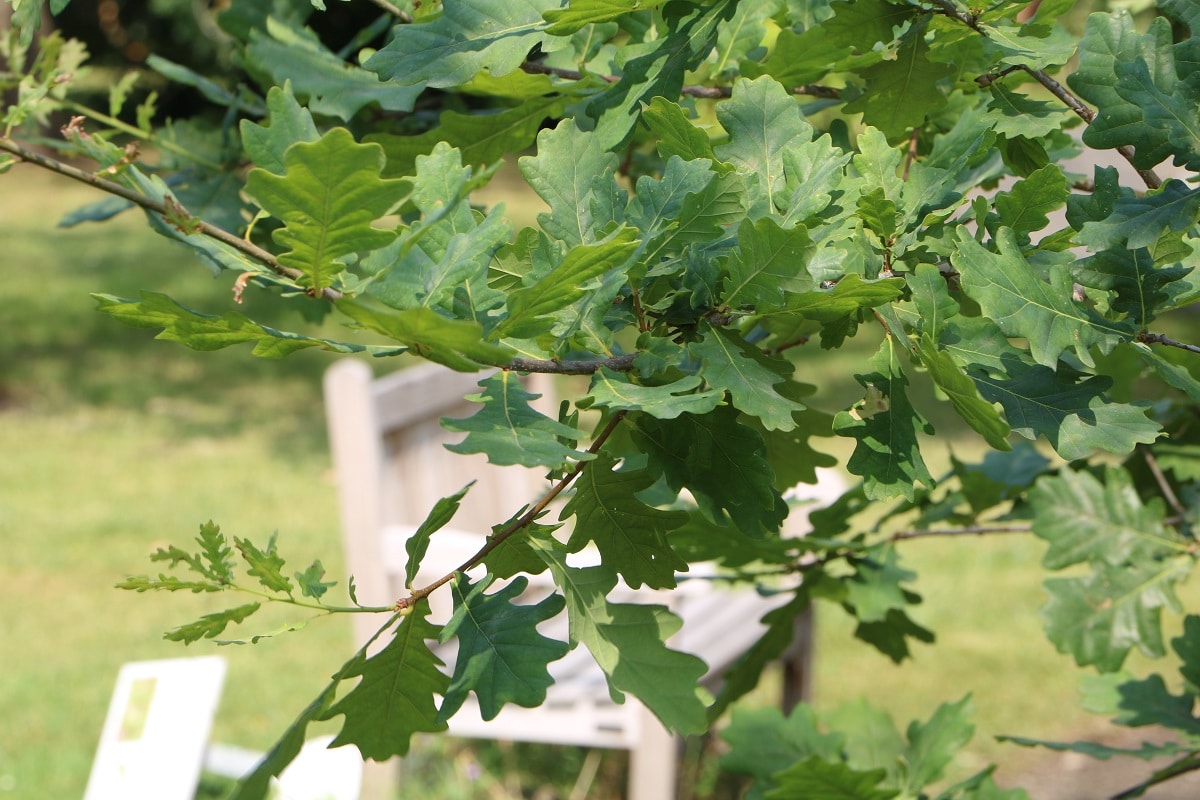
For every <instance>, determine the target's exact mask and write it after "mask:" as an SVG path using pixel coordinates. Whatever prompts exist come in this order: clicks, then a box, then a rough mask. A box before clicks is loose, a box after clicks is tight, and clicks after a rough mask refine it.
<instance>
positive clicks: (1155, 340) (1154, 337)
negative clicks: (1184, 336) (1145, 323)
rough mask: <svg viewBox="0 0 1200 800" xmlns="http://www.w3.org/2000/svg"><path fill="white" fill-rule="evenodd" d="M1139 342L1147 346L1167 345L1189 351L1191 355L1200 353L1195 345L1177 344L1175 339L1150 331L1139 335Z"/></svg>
mask: <svg viewBox="0 0 1200 800" xmlns="http://www.w3.org/2000/svg"><path fill="white" fill-rule="evenodd" d="M1137 341H1139V342H1143V343H1145V344H1165V345H1166V346H1167V347H1178V348H1179V349H1180V350H1187V351H1188V352H1189V353H1200V347H1197V346H1196V345H1194V344H1185V343H1184V342H1177V341H1175V340H1174V339H1172V338H1171V337H1169V336H1165V335H1164V334H1161V333H1150V332H1149V331H1142V332H1141V333H1139V334H1138V335H1137Z"/></svg>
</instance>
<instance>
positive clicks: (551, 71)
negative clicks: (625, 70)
mask: <svg viewBox="0 0 1200 800" xmlns="http://www.w3.org/2000/svg"><path fill="white" fill-rule="evenodd" d="M521 69H522V70H524V71H525V72H528V73H529V74H530V75H553V76H554V77H556V78H564V79H566V80H571V81H578V80H582V79H583V77H584V75H585V73H583V72H580V71H578V70H574V69H563V68H561V67H551V66H547V65H546V64H542V63H540V62H537V61H526V62H525V63H524V64H522V65H521ZM588 74H593V73H588ZM595 77H597V78H599V79H600V80H602V81H604V82H606V83H616V82H617V81H619V80H621V78H620V77H619V76H617V75H599V74H595ZM791 92H792V94H800V95H809V96H812V97H825V98H829V99H834V100H836V99H837V98H839V97H841V90H839V89H836V88H834V87H832V86H821V85H819V84H812V83H810V84H805V85H804V86H795V87H793V88H792V89H791ZM679 93H680V94H682V95H685V96H687V97H701V98H707V99H712V100H720V99H724V98H728V97H732V96H733V89H731V88H730V87H728V86H684V87H683V88H682V89H680V90H679Z"/></svg>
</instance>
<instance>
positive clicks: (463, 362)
mask: <svg viewBox="0 0 1200 800" xmlns="http://www.w3.org/2000/svg"><path fill="white" fill-rule="evenodd" d="M337 308H338V310H339V311H342V312H343V313H345V315H346V316H348V317H350V318H351V319H352V320H354V321H355V322H357V323H358V324H359V325H362V326H363V327H364V328H369V329H370V330H373V331H376V332H378V333H382V334H383V335H384V336H387V337H389V338H390V339H393V340H395V341H397V342H400V343H401V344H403V345H405V347H404V348H392V349H391V353H390V354H392V355H394V354H396V353H397V352H400V353H402V352H404V350H405V349H408V350H411V351H412V352H413V353H414V354H415V355H419V356H421V357H422V358H425V359H428V360H430V361H434V362H436V363H438V364H443V365H445V366H447V367H449V368H450V369H453V370H457V371H459V372H477V371H478V370H479V368H480V366H481V365H491V366H503V365H505V364H508V363H509V362H510V361H512V358H513V352H512V351H511V350H509V349H508V348H507V347H504V346H502V345H498V344H493V343H491V342H488V341H485V340H484V336H483V328H482V327H481V326H480V325H479V323H478V322H473V321H467V320H461V319H447V318H446V317H444V316H442V315H441V314H439V313H438V312H436V311H434V310H433V309H431V308H410V309H405V310H403V311H398V310H396V309H393V308H389V307H387V306H385V305H382V304H381V303H379V302H378V301H372V300H369V299H367V298H365V297H360V298H357V299H354V300H351V299H349V298H346V297H343V298H342V299H341V300H338V301H337ZM381 349H382V348H381Z"/></svg>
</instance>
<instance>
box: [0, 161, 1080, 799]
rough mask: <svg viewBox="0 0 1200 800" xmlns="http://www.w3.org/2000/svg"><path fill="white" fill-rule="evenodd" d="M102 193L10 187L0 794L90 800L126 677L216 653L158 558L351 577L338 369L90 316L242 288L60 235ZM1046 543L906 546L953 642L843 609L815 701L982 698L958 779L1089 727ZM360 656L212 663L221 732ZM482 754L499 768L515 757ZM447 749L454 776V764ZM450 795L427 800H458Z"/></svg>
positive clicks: (275, 729)
mask: <svg viewBox="0 0 1200 800" xmlns="http://www.w3.org/2000/svg"><path fill="white" fill-rule="evenodd" d="M94 199H97V198H96V196H95V195H93V194H90V193H89V192H88V191H87V190H84V189H79V188H76V187H74V186H71V185H67V184H65V183H63V182H61V181H57V180H53V179H50V178H48V177H46V176H43V175H40V174H33V173H31V172H30V171H28V170H25V169H23V168H21V167H18V168H16V169H14V170H13V172H12V173H10V174H8V175H5V176H4V177H3V178H2V179H0V214H3V219H4V221H5V222H4V228H5V250H4V254H3V257H4V261H5V267H6V268H5V270H4V274H5V289H6V294H7V297H6V298H5V299H4V301H3V305H0V309H3V310H0V320H3V323H4V324H3V330H4V335H3V336H2V337H0V454H2V457H0V541H2V542H3V552H4V558H3V559H0V587H3V589H2V591H3V598H4V612H3V613H4V616H3V625H2V626H0V658H2V664H3V666H2V669H3V673H2V674H3V680H0V708H2V709H3V710H4V712H5V721H6V724H5V725H4V726H0V798H4V797H13V798H29V800H38V799H39V798H60V797H61V798H67V797H77V796H79V795H80V794H81V793H82V790H83V786H84V784H85V782H86V779H87V773H88V769H89V767H90V763H91V759H92V754H93V751H94V748H95V745H96V741H97V738H98V735H99V730H100V726H101V721H102V718H103V714H104V710H105V708H106V705H107V703H108V699H109V694H110V692H111V690H112V685H113V681H114V679H115V675H116V671H117V668H118V667H119V666H120V664H121V663H123V662H125V661H128V660H134V659H145V658H163V657H172V656H181V655H187V654H198V653H209V652H213V651H214V650H215V648H214V647H212V646H211V645H209V644H207V643H201V644H197V645H193V646H192V647H191V648H190V649H185V648H183V647H182V646H181V645H178V644H174V643H170V642H165V641H163V640H162V639H161V633H162V632H163V631H164V630H166V629H168V628H170V627H173V626H174V625H176V624H180V623H183V622H187V621H190V620H191V619H193V618H194V617H195V615H196V614H197V613H202V612H203V611H204V610H206V609H208V608H210V606H211V603H212V599H211V598H203V597H193V596H186V597H184V596H158V597H148V596H143V595H136V594H133V593H127V592H120V591H117V590H114V589H113V588H112V587H113V584H115V583H116V582H118V581H120V580H122V579H123V578H124V577H125V576H126V575H129V574H134V573H139V572H146V571H149V569H150V567H151V566H152V565H150V564H149V562H147V561H146V555H147V554H148V553H149V552H151V551H152V550H153V549H154V548H156V547H158V546H160V545H164V544H167V543H179V544H184V543H185V542H187V541H189V540H190V539H191V537H192V536H194V535H195V532H196V530H197V527H198V525H199V524H200V523H202V522H204V521H206V520H208V519H210V518H211V519H214V520H215V521H217V522H218V523H219V524H220V525H222V527H223V528H224V529H225V530H226V531H227V532H229V533H231V534H235V535H238V536H243V537H250V538H252V539H255V540H257V541H262V540H265V538H266V537H267V536H268V535H270V534H271V533H272V532H273V531H278V534H279V543H280V549H281V552H282V554H283V555H284V556H285V557H289V560H290V561H291V563H292V566H293V567H294V568H295V569H302V568H303V567H304V566H306V565H307V564H308V563H309V561H310V560H311V559H313V558H315V557H320V558H322V559H323V561H324V563H325V565H326V566H327V568H328V569H329V572H330V574H331V575H333V576H339V575H340V574H341V567H340V544H339V540H338V533H337V512H336V506H335V493H334V486H333V485H332V482H331V480H330V473H329V463H328V456H327V453H326V449H325V438H324V437H325V433H324V420H323V416H322V408H321V399H320V388H319V379H320V374H321V372H322V370H323V369H324V368H325V367H326V366H327V365H328V364H329V363H330V361H329V356H328V355H327V354H321V353H315V352H304V353H300V354H297V355H295V356H293V357H291V358H289V359H286V360H284V361H281V362H275V361H264V360H260V359H255V358H253V357H252V356H251V355H250V354H249V348H245V347H243V348H237V349H234V350H226V351H222V352H220V353H216V354H211V353H210V354H204V353H194V352H192V351H190V350H186V349H184V348H182V347H179V346H177V345H174V344H170V343H162V342H157V341H154V340H153V338H152V335H151V333H150V332H148V331H145V330H136V329H132V328H128V327H125V326H123V325H121V324H120V323H117V322H115V321H113V320H111V319H110V318H108V317H106V316H104V315H101V314H98V313H96V312H95V311H94V310H93V308H94V303H93V301H92V300H91V299H90V298H89V296H88V293H89V292H105V293H110V294H115V295H119V296H126V297H129V296H135V295H136V292H137V291H138V290H139V289H154V290H159V291H165V292H168V293H170V294H172V295H173V296H175V297H176V298H177V299H179V300H181V301H182V302H184V303H189V304H191V305H193V306H194V307H197V308H200V309H202V310H208V311H213V312H223V311H225V310H229V309H231V308H233V305H232V302H231V299H230V286H231V283H232V277H228V276H222V277H221V278H219V279H218V280H217V281H215V282H214V281H213V280H212V279H211V278H210V277H208V273H207V272H206V271H205V270H204V269H203V268H202V267H200V266H198V265H197V264H196V263H195V262H194V260H193V259H192V258H191V257H190V256H189V255H188V254H187V253H185V252H184V251H183V250H181V249H179V248H178V247H177V246H176V245H174V244H172V243H169V242H166V241H165V240H162V239H160V238H158V237H156V236H154V235H153V234H151V233H150V232H149V231H148V230H147V229H146V227H145V226H144V224H143V222H142V220H141V218H140V217H137V216H135V215H133V214H132V213H131V214H128V215H127V218H123V219H121V220H119V221H117V222H114V223H110V224H105V225H91V226H86V227H80V228H74V229H70V230H59V229H56V228H55V227H54V223H55V221H56V220H57V218H58V217H59V215H61V213H62V212H64V211H66V210H69V209H71V208H73V207H76V206H78V205H80V204H82V203H85V202H89V201H91V200H94ZM254 302H255V297H254V293H253V292H250V293H248V295H247V305H246V307H245V308H243V309H241V310H243V311H245V312H246V313H248V314H250V315H251V316H254V315H255V314H256V313H257V311H256V309H255V307H254ZM268 321H269V322H271V323H272V324H278V325H280V326H282V327H288V326H295V325H298V324H300V323H299V321H298V319H289V318H286V317H279V316H278V315H274V316H271V317H270V318H269V319H268ZM327 333H332V334H334V335H336V331H334V330H333V329H331V330H330V331H327ZM860 355H861V354H860ZM853 358H854V356H853V355H851V356H848V357H846V358H844V359H843V361H841V362H836V361H835V362H834V363H833V366H832V367H831V368H830V369H831V370H832V373H831V378H832V379H834V380H835V381H836V385H837V386H838V387H839V389H838V391H839V392H841V393H843V394H845V393H846V392H850V393H851V394H852V393H853V391H854V388H853V387H854V384H853V381H852V378H851V373H852V372H853V370H854V369H855V368H856V367H857V364H858V363H861V362H854V361H852V360H851V359H853ZM826 407H827V408H832V406H831V405H826ZM944 416H945V414H944V413H940V415H939V417H938V419H941V418H942V417H944ZM948 432H949V433H951V434H953V432H954V431H953V429H951V428H948ZM837 446H838V447H844V446H845V443H844V442H842V443H839V444H838V445H837ZM930 449H931V451H932V452H931V455H935V456H936V457H935V458H931V461H934V462H936V461H938V460H941V461H942V462H943V463H944V462H945V452H946V450H945V447H944V446H942V445H940V444H938V443H935V444H933V446H932V447H931V448H930ZM935 472H936V469H935ZM1041 549H1042V548H1041V546H1040V545H1039V544H1038V543H1037V542H1035V541H1031V540H1030V539H1028V538H1024V537H1001V538H995V539H992V540H980V539H971V540H963V541H954V542H950V541H944V540H937V541H933V540H923V541H914V542H910V543H908V544H907V545H906V547H905V549H904V556H905V560H906V563H907V564H908V565H909V566H912V567H913V568H915V569H917V570H918V571H919V572H921V573H922V580H921V581H920V583H919V584H918V585H917V589H918V590H919V591H920V592H922V593H923V594H924V595H925V598H926V603H925V606H924V607H923V609H922V610H921V612H920V613H918V615H917V616H918V619H919V621H920V622H922V623H923V624H925V625H927V626H928V627H931V628H933V629H934V630H935V631H937V633H938V635H939V637H940V640H941V643H940V644H939V645H938V646H936V647H931V648H924V649H920V650H918V652H917V656H916V659H915V660H914V661H913V662H911V663H909V664H906V665H904V666H902V667H894V666H892V665H891V664H890V663H888V662H887V661H886V660H885V659H884V658H883V657H881V656H879V655H877V654H875V653H874V652H873V651H870V650H868V649H867V648H866V647H864V646H861V645H858V644H856V643H854V642H852V641H850V637H849V635H848V633H849V630H850V623H849V621H848V620H846V619H844V618H842V616H841V615H840V614H839V612H836V611H833V612H830V613H825V614H823V615H822V616H821V618H820V621H819V632H820V634H819V647H818V663H817V673H816V696H817V703H818V705H819V706H820V707H822V708H828V707H832V706H834V705H836V704H838V703H840V702H843V701H846V700H849V699H852V698H855V697H858V696H867V697H869V698H871V700H872V701H874V702H877V703H879V704H881V705H883V706H884V707H885V708H888V709H889V710H891V711H892V712H893V713H894V714H895V715H896V717H897V720H898V723H899V724H900V725H901V726H903V725H906V724H907V722H908V720H909V719H912V718H914V717H920V718H925V717H927V716H928V715H929V714H930V713H932V711H933V708H934V707H935V706H936V704H937V703H939V702H942V701H948V700H957V699H958V698H959V697H961V696H962V695H963V694H965V693H967V692H974V693H975V698H976V708H977V710H978V715H977V718H978V723H979V728H980V733H979V735H977V738H976V742H975V744H974V745H973V747H972V749H971V750H970V751H969V753H968V754H967V756H966V757H965V759H964V763H963V764H962V765H961V766H962V767H963V768H964V769H967V768H970V767H976V766H977V765H978V764H980V763H982V761H983V759H985V758H990V757H996V756H999V757H1002V758H1003V757H1006V756H1007V755H1011V754H1012V750H1011V748H1005V749H1003V750H1002V749H1001V748H1000V747H998V746H997V745H995V744H994V743H993V742H991V741H990V739H989V738H988V736H989V735H990V734H993V733H1019V734H1026V735H1031V736H1039V737H1055V736H1064V735H1069V734H1070V733H1072V732H1076V731H1078V730H1079V729H1081V728H1083V727H1085V726H1087V725H1089V724H1091V723H1090V722H1089V718H1088V717H1087V716H1086V715H1084V714H1083V713H1082V712H1081V711H1079V710H1078V706H1077V704H1076V702H1075V699H1074V686H1075V681H1076V676H1077V674H1078V673H1077V671H1076V670H1075V669H1074V668H1073V667H1072V666H1071V665H1070V663H1069V661H1068V660H1067V659H1066V658H1065V657H1062V656H1059V655H1058V654H1056V653H1054V652H1053V649H1052V648H1051V646H1050V645H1049V644H1047V643H1046V641H1045V639H1044V637H1043V636H1042V635H1041V633H1040V627H1039V621H1038V619H1037V616H1036V609H1037V607H1038V606H1039V605H1040V604H1041V602H1042V596H1041V592H1040V589H1039V588H1038V586H1039V583H1040V580H1041V577H1042V576H1041V575H1040V573H1039V570H1038V569H1037V568H1036V562H1037V559H1038V558H1039V557H1040V553H1041ZM154 566H157V565H154ZM254 627H255V630H263V629H269V627H270V626H269V625H268V624H267V623H264V622H259V623H258V624H257V625H255V626H254ZM350 649H351V644H350V633H349V625H348V623H346V622H345V621H344V620H337V619H334V620H322V621H320V622H318V623H316V624H314V625H313V626H310V627H309V628H308V629H307V630H306V631H304V632H302V633H300V634H294V635H290V636H284V637H279V638H277V639H273V640H270V641H267V642H265V643H262V644H260V645H258V646H256V647H254V648H250V647H244V648H226V649H223V650H221V651H220V652H221V653H222V654H223V655H225V656H226V657H227V658H228V659H229V660H230V667H231V669H230V673H229V677H228V680H227V683H226V690H225V695H224V700H223V703H222V706H221V708H220V711H219V714H218V720H217V729H216V736H217V738H218V739H220V740H222V741H227V742H231V743H236V744H240V745H244V746H250V747H265V746H267V745H268V744H270V743H271V741H272V740H273V737H274V736H275V735H277V734H278V733H280V732H281V731H282V730H283V728H284V726H285V725H286V724H287V722H289V721H290V719H291V718H292V716H293V715H294V714H295V713H296V712H298V711H299V710H300V709H301V708H303V706H304V705H305V704H306V703H307V702H308V700H309V699H310V698H311V697H312V695H313V694H314V693H315V692H316V691H317V690H318V689H319V688H321V687H322V686H323V685H324V679H325V678H326V677H327V676H328V675H329V674H330V673H331V672H332V671H333V670H334V669H335V668H336V667H337V666H338V665H339V664H340V663H341V661H342V660H343V659H344V657H345V656H346V655H348V654H349V652H350ZM435 752H438V751H435ZM488 752H490V753H491V755H490V756H488V758H490V759H492V761H493V762H495V763H497V764H500V765H501V766H500V767H497V768H498V769H501V768H503V767H502V765H503V763H504V761H505V759H506V758H507V757H508V756H507V755H506V753H508V752H509V751H507V750H505V749H504V748H500V749H499V750H492V751H488ZM577 756H578V754H576V755H572V756H571V759H576V758H577ZM455 758H457V756H453V755H447V757H446V759H444V761H445V763H444V764H442V765H441V768H442V769H443V770H445V769H450V768H454V766H455V764H457V763H458V762H457V761H455V760H454V759H455ZM482 758H483V757H481V759H482ZM560 761H561V759H560ZM571 763H572V764H574V763H576V761H574V760H572V761H571ZM447 765H448V766H447ZM559 769H562V767H561V766H560V767H559ZM602 774H603V770H602ZM439 780H441V779H439ZM445 781H450V782H443V783H441V784H439V786H440V787H441V788H440V789H439V792H440V793H435V794H433V795H432V796H437V797H451V796H460V794H459V792H458V791H457V790H454V791H452V790H451V788H448V787H449V786H450V783H452V781H451V780H450V779H445ZM617 785H619V782H618V784H617ZM461 796H471V795H470V792H469V791H468V790H465V789H464V790H463V794H461Z"/></svg>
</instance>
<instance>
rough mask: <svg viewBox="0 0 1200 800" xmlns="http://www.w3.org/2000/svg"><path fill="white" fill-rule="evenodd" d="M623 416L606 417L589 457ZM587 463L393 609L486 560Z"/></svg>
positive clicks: (577, 466) (406, 605)
mask: <svg viewBox="0 0 1200 800" xmlns="http://www.w3.org/2000/svg"><path fill="white" fill-rule="evenodd" d="M625 414H626V412H625V411H618V412H616V413H615V414H613V415H612V417H610V418H609V420H608V422H607V424H606V425H605V426H604V430H602V431H601V432H600V434H599V435H598V436H596V438H595V440H594V441H593V442H592V444H591V447H589V448H588V449H587V452H588V453H589V454H591V455H595V454H596V453H598V452H600V448H602V447H603V446H604V443H605V442H606V441H608V438H609V437H610V436H612V434H613V432H614V431H615V430H616V429H617V426H618V425H620V424H621V420H623V419H624V418H625ZM588 463H589V462H588V461H584V460H580V461H577V462H575V467H574V468H573V469H572V470H571V471H570V472H568V473H567V474H566V475H564V476H563V477H562V478H560V479H559V480H557V481H555V483H554V485H553V486H551V487H550V490H549V491H547V492H546V493H545V494H544V495H542V496H541V498H540V499H539V500H538V501H537V502H536V503H534V504H533V505H532V506H530V507H529V509H528V510H527V511H526V512H525V513H524V514H522V515H521V516H519V517H518V518H517V519H515V520H513V521H512V522H510V523H509V524H508V525H507V526H505V527H504V529H503V530H500V531H497V532H496V533H494V534H492V535H491V536H489V537H488V539H487V542H486V543H485V544H484V545H483V547H481V548H479V551H478V552H476V553H475V555H473V556H471V557H470V558H468V559H467V560H466V561H464V562H463V563H462V564H459V565H458V567H457V568H456V569H454V570H453V571H451V572H448V573H446V574H445V575H443V576H442V577H440V578H438V579H437V580H436V581H434V582H433V583H431V584H429V585H428V586H425V587H423V588H420V589H416V590H414V591H413V592H412V593H411V594H409V595H408V596H407V597H402V598H400V599H399V600H397V601H396V605H395V610H396V611H404V610H405V609H408V608H412V607H413V606H414V605H416V604H417V603H418V602H420V601H421V600H423V599H425V598H426V597H428V596H429V595H430V594H432V593H433V592H435V591H436V590H437V589H439V588H440V587H442V586H444V585H445V584H447V583H449V582H450V581H451V580H453V579H454V576H455V575H456V574H458V573H459V572H466V571H467V570H469V569H471V568H472V567H474V566H477V565H478V564H479V563H480V562H482V561H483V559H485V558H487V556H488V554H489V553H491V552H492V551H493V550H495V549H496V548H497V547H499V546H500V545H502V544H504V542H505V541H507V540H508V538H509V537H510V536H512V535H513V534H515V533H517V532H518V531H521V530H523V529H525V528H526V527H528V526H529V525H530V524H532V523H533V522H534V521H536V520H537V518H538V517H540V516H541V515H542V512H543V511H545V510H546V507H547V506H549V505H550V503H551V502H553V501H554V498H556V497H558V496H559V495H560V494H562V492H563V491H564V490H565V489H566V488H567V487H568V486H570V485H571V483H572V482H573V481H574V480H575V479H576V478H578V477H579V475H580V474H581V473H582V472H583V470H584V469H585V468H586V467H587V464H588Z"/></svg>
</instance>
